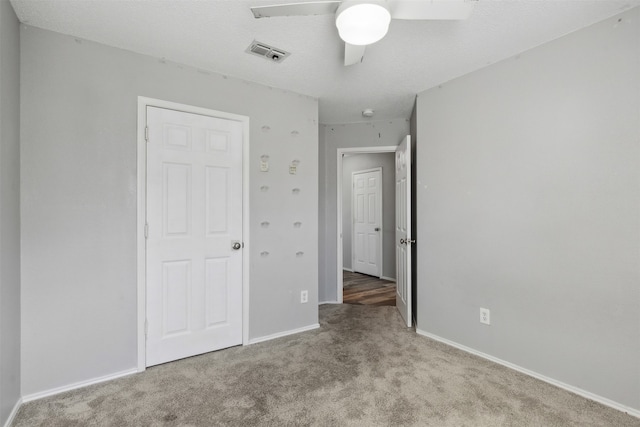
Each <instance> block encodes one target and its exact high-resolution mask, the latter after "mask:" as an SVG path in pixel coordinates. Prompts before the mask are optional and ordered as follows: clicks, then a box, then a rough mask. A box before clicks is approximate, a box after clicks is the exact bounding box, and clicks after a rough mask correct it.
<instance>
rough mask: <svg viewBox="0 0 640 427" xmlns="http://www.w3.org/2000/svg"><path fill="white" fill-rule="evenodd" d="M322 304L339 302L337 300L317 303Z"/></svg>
mask: <svg viewBox="0 0 640 427" xmlns="http://www.w3.org/2000/svg"><path fill="white" fill-rule="evenodd" d="M323 304H340V303H339V302H338V301H335V300H334V301H320V302H319V303H318V305H323Z"/></svg>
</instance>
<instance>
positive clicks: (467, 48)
mask: <svg viewBox="0 0 640 427" xmlns="http://www.w3.org/2000/svg"><path fill="white" fill-rule="evenodd" d="M293 1H295V0H288V1H282V0H268V1H265V0H253V1H246V0H47V1H44V0H11V3H12V4H13V6H14V9H15V11H16V13H17V15H18V18H19V19H20V20H21V21H22V22H23V23H25V24H28V25H32V26H35V27H40V28H44V29H48V30H52V31H57V32H60V33H65V34H70V35H73V36H76V37H79V38H83V39H86V40H92V41H96V42H100V43H104V44H107V45H110V46H115V47H119V48H122V49H127V50H130V51H134V52H139V53H143V54H147V55H151V56H154V57H157V58H165V59H166V60H168V61H172V62H178V63H182V64H185V65H189V66H192V67H195V68H198V69H203V70H209V71H215V72H218V73H221V74H225V75H230V76H234V77H238V78H241V79H245V80H250V81H254V82H258V83H262V84H265V85H268V86H273V87H277V88H282V89H287V90H290V91H294V92H297V93H302V94H305V95H310V96H313V97H317V98H319V102H320V122H321V123H351V122H362V121H367V120H381V119H390V118H408V117H409V115H410V113H411V109H412V107H413V100H414V97H415V94H416V93H418V92H421V91H423V90H425V89H428V88H431V87H433V86H436V85H438V84H441V83H444V82H446V81H448V80H451V79H453V78H455V77H458V76H461V75H464V74H466V73H469V72H471V71H473V70H476V69H478V68H482V67H484V66H486V65H487V64H491V63H493V62H496V61H500V60H502V59H505V58H508V57H511V56H513V55H516V54H518V53H520V52H523V51H525V50H527V49H530V48H532V47H535V46H537V45H540V44H542V43H545V42H547V41H550V40H553V39H556V38H558V37H560V36H563V35H565V34H567V33H570V32H572V31H575V30H577V29H579V28H582V27H585V26H587V25H590V24H592V23H595V22H598V21H601V20H603V19H606V18H608V17H610V16H612V15H615V14H617V13H619V12H622V11H623V10H626V9H629V8H631V7H635V6H638V5H640V0H620V1H618V0H599V1H589V0H569V1H564V0H563V1H560V0H557V1H551V0H505V1H495V0H480V1H478V2H477V4H476V7H475V10H474V12H473V14H472V16H471V18H470V19H468V20H466V21H457V22H454V21H400V20H393V21H391V25H390V27H389V33H388V34H387V36H386V37H385V38H384V39H382V40H381V41H380V42H378V43H376V44H374V45H371V46H369V47H367V51H366V53H365V56H364V61H363V62H362V63H361V64H357V65H354V66H351V67H344V66H343V65H342V61H343V49H344V48H343V44H342V43H341V41H340V39H339V37H338V35H337V31H336V28H335V24H334V17H333V16H300V17H283V18H263V19H255V18H254V17H253V15H252V13H251V11H250V9H249V7H250V6H254V5H265V4H276V3H290V2H293ZM416 1H428V0H416ZM254 39H255V40H258V41H261V42H264V43H268V44H271V45H273V46H276V47H279V48H281V49H284V50H286V51H288V52H291V53H292V55H291V56H290V57H289V58H287V59H286V60H285V61H284V62H282V63H280V64H276V63H271V62H268V61H266V60H265V59H262V58H259V57H257V56H253V55H248V54H247V53H245V52H244V51H245V49H246V48H247V46H249V44H250V43H251V42H252V41H253V40H254ZM365 108H373V109H374V110H375V111H376V115H375V116H374V117H373V119H365V118H363V117H362V115H361V111H362V110H363V109H365Z"/></svg>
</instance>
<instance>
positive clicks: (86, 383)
mask: <svg viewBox="0 0 640 427" xmlns="http://www.w3.org/2000/svg"><path fill="white" fill-rule="evenodd" d="M136 373H138V369H137V368H132V369H127V370H126V371H120V372H116V373H115V374H110V375H105V376H102V377H97V378H92V379H90V380H87V381H79V382H77V383H73V384H69V385H65V386H62V387H56V388H52V389H49V390H45V391H40V392H38V393H32V394H28V395H26V396H22V402H24V403H26V402H31V401H32V400H38V399H42V398H43V397H48V396H53V395H54V394H59V393H64V392H65V391H70V390H75V389H77V388H82V387H87V386H90V385H94V384H99V383H103V382H105V381H111V380H115V379H116V378H121V377H126V376H127V375H131V374H136Z"/></svg>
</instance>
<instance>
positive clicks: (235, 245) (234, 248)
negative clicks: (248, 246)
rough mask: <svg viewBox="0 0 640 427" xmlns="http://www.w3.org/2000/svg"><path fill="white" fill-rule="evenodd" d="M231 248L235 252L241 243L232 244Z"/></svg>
mask: <svg viewBox="0 0 640 427" xmlns="http://www.w3.org/2000/svg"><path fill="white" fill-rule="evenodd" d="M231 247H232V248H233V250H235V251H237V250H239V249H240V248H241V247H242V243H240V242H233V245H232V246H231Z"/></svg>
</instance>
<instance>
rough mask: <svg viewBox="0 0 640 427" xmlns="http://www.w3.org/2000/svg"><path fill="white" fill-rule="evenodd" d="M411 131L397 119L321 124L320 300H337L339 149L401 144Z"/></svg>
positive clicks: (406, 124) (407, 123) (406, 122)
mask: <svg viewBox="0 0 640 427" xmlns="http://www.w3.org/2000/svg"><path fill="white" fill-rule="evenodd" d="M408 133H409V122H408V120H406V119H396V120H391V121H385V122H369V123H353V124H345V125H321V126H320V158H322V159H323V160H322V161H321V164H322V165H323V168H322V169H320V190H319V192H320V194H322V195H323V196H324V197H323V199H321V204H320V209H321V211H322V212H321V213H320V215H319V217H320V218H322V219H323V221H322V222H321V223H320V230H321V234H323V236H322V237H321V238H320V239H319V242H320V248H319V250H320V259H319V261H318V265H319V266H321V267H322V268H321V269H320V273H319V274H320V275H319V289H318V299H319V300H320V301H321V302H335V301H337V297H338V296H337V274H338V270H337V268H338V267H337V264H338V262H337V244H338V243H337V241H336V235H337V227H338V226H337V220H338V208H337V193H338V191H337V185H338V184H337V181H338V180H337V176H338V175H337V174H338V172H337V169H338V168H337V163H338V162H337V156H338V148H351V147H380V146H392V145H398V144H399V143H400V141H401V139H402V138H404V137H405V136H406V135H407V134H408Z"/></svg>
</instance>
